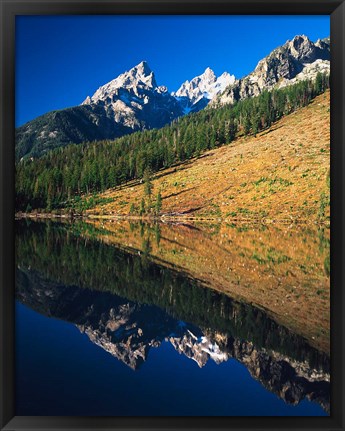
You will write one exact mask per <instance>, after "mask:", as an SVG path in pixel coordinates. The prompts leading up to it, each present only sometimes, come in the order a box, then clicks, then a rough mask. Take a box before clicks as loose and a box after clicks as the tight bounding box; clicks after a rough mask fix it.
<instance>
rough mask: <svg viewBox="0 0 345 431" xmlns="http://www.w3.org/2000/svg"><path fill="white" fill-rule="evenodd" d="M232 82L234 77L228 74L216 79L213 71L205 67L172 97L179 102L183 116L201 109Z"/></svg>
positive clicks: (225, 73)
mask: <svg viewBox="0 0 345 431" xmlns="http://www.w3.org/2000/svg"><path fill="white" fill-rule="evenodd" d="M234 81H235V77H234V76H233V75H230V74H229V73H228V72H224V73H223V74H222V75H221V76H220V77H219V78H217V76H216V74H215V73H214V71H213V70H212V69H211V68H210V67H207V68H206V69H205V71H204V72H203V73H202V74H201V75H198V76H196V77H194V78H193V79H192V80H190V81H189V80H187V81H185V82H184V83H183V84H182V85H181V87H180V88H179V89H178V90H177V91H176V92H175V93H172V95H173V96H175V97H176V99H177V100H178V101H179V102H180V104H181V106H182V108H183V112H184V113H185V114H187V113H188V112H196V111H199V110H200V109H203V108H204V107H205V106H206V105H207V104H208V103H209V101H210V100H211V99H212V98H213V97H214V96H215V95H217V94H219V93H221V92H222V91H223V90H224V89H225V88H226V87H227V86H228V85H230V84H231V83H233V82H234Z"/></svg>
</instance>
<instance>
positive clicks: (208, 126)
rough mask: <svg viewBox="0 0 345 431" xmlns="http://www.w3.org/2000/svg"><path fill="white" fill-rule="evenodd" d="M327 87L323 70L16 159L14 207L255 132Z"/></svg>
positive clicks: (104, 183) (134, 175)
mask: <svg viewBox="0 0 345 431" xmlns="http://www.w3.org/2000/svg"><path fill="white" fill-rule="evenodd" d="M327 88H329V76H327V75H325V74H321V73H319V74H318V75H317V77H316V79H315V80H314V81H309V80H306V81H302V82H299V83H297V84H294V85H291V86H288V87H285V88H282V89H275V90H273V91H270V92H269V91H264V92H263V93H262V94H261V95H259V96H257V97H254V98H249V99H245V100H242V101H239V102H237V103H235V104H233V105H225V106H222V107H218V108H217V109H214V108H206V109H204V110H202V111H199V112H197V113H192V114H189V115H187V116H184V117H181V118H179V119H177V120H175V121H173V122H172V123H171V124H169V125H167V126H165V127H163V128H161V129H153V130H145V131H141V132H136V133H133V134H131V135H127V136H124V137H121V138H117V139H115V140H113V141H109V140H104V141H97V142H91V143H90V142H89V143H83V144H78V145H77V144H71V145H69V146H67V147H63V148H59V149H55V150H52V151H50V152H48V153H47V154H46V155H44V156H42V157H41V158H38V159H26V160H22V161H21V162H18V163H17V164H16V209H17V210H30V209H32V208H44V209H46V210H48V211H50V210H52V209H53V208H61V207H68V206H70V205H71V203H72V202H73V201H74V200H75V198H76V197H77V196H80V195H82V194H90V193H98V192H102V191H104V190H106V189H108V188H111V187H115V186H118V185H121V184H123V183H125V182H127V181H129V180H133V179H138V180H139V179H142V178H143V176H144V173H145V172H146V171H147V170H149V171H151V172H157V171H158V170H160V169H165V168H168V167H171V166H173V165H174V164H177V163H180V162H183V161H185V160H188V159H190V158H192V157H197V156H200V155H201V154H202V153H203V152H205V151H207V150H210V149H213V148H216V147H219V146H222V145H225V144H230V143H231V142H232V141H233V140H234V139H235V138H236V137H237V136H241V135H249V134H253V135H254V136H256V134H257V133H258V132H260V131H262V130H264V129H266V128H268V127H270V126H271V124H272V123H273V122H275V121H277V120H279V119H280V118H281V117H283V116H284V115H287V114H290V113H291V112H293V111H295V110H297V109H299V108H301V107H303V106H306V105H308V104H309V103H310V101H311V100H312V99H313V98H315V97H316V96H317V95H319V94H321V93H323V92H324V91H325V90H326V89H327Z"/></svg>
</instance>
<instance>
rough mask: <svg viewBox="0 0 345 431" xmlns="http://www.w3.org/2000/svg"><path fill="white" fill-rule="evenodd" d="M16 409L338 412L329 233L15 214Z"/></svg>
mask: <svg viewBox="0 0 345 431" xmlns="http://www.w3.org/2000/svg"><path fill="white" fill-rule="evenodd" d="M16 266H17V268H16V280H17V282H16V414H17V415H67V416H74V415H83V416H87V415H90V416H99V415H100V416H103V415H104V416H158V415H164V416H326V415H329V413H330V356H329V331H330V327H329V235H328V232H327V231H326V230H325V229H320V228H318V229H316V228H315V229H314V228H313V229H311V228H301V227H296V226H293V227H291V226H289V227H279V228H278V227H275V226H269V227H268V226H235V225H224V224H212V223H210V224H196V223H194V224H186V223H162V224H158V223H143V222H135V221H131V222H130V221H128V220H127V221H126V220H123V221H118V222H115V221H111V220H103V221H100V220H90V221H88V222H82V221H75V222H71V223H69V222H64V223H61V222H53V221H37V222H36V221H31V220H30V221H27V220H19V221H17V222H16Z"/></svg>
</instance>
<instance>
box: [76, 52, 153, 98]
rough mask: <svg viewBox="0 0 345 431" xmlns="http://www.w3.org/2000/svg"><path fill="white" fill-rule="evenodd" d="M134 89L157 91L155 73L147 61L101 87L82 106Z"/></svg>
mask: <svg viewBox="0 0 345 431" xmlns="http://www.w3.org/2000/svg"><path fill="white" fill-rule="evenodd" d="M121 88H122V89H134V90H135V92H137V89H138V88H145V89H150V90H155V89H156V88H157V82H156V78H155V75H154V73H153V72H152V70H151V69H150V66H149V65H148V63H147V62H146V61H142V62H140V63H139V64H137V65H136V66H134V67H132V69H130V70H128V71H127V72H124V73H122V74H121V75H119V76H118V77H117V78H115V79H113V80H112V81H110V82H108V83H107V84H105V85H103V86H101V87H99V89H98V90H97V91H96V92H95V93H94V95H93V96H92V97H89V96H88V97H87V98H86V99H85V100H84V102H83V103H82V105H86V104H87V105H88V104H90V103H97V102H99V101H102V100H103V101H104V100H105V99H107V98H109V97H112V96H113V95H114V94H115V93H117V92H118V90H119V89H121Z"/></svg>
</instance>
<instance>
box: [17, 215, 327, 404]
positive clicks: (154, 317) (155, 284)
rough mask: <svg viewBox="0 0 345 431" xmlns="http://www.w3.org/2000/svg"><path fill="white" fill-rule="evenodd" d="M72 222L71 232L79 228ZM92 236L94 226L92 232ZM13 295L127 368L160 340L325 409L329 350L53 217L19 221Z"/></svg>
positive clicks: (202, 362) (202, 361) (285, 396)
mask: <svg viewBox="0 0 345 431" xmlns="http://www.w3.org/2000/svg"><path fill="white" fill-rule="evenodd" d="M76 228H77V229H76ZM89 233H90V232H89ZM16 251H17V287H16V297H17V299H18V300H19V301H20V302H21V303H23V304H25V305H27V306H29V307H30V308H31V309H33V310H35V311H37V312H39V313H40V314H42V315H45V316H48V317H55V318H58V319H61V320H65V321H68V322H71V323H73V324H75V325H76V326H77V327H78V328H79V330H80V331H81V332H82V333H85V334H86V335H87V336H88V338H89V339H90V340H91V341H92V343H94V344H96V345H97V346H100V347H101V348H102V349H104V350H105V351H107V352H109V353H110V354H111V355H112V356H114V357H115V358H117V359H118V360H119V361H121V362H123V363H125V364H126V365H127V366H128V367H130V368H132V369H133V370H139V371H138V372H139V373H140V372H141V371H140V367H141V366H142V365H143V363H144V362H145V361H146V360H149V351H150V349H151V348H157V347H159V346H161V344H162V343H163V342H164V341H166V342H169V343H171V345H172V346H173V347H174V349H175V350H176V351H177V352H179V353H180V354H182V355H185V356H186V357H188V358H190V359H192V360H194V361H195V362H196V363H197V364H198V366H199V367H200V368H202V367H204V366H205V365H206V363H207V362H208V361H213V362H215V363H216V364H220V363H223V362H225V361H228V360H229V359H230V358H234V359H236V360H237V361H239V362H240V363H242V364H244V365H245V366H246V367H247V369H248V371H249V372H250V374H251V376H252V377H253V378H254V379H256V380H258V381H260V382H261V384H262V385H263V386H264V387H265V388H267V389H268V390H269V391H271V392H273V393H275V394H276V395H277V396H278V397H280V398H281V399H282V400H284V401H285V402H286V403H289V404H298V403H299V402H300V401H301V400H302V399H304V398H306V399H308V400H310V401H315V402H317V403H318V404H319V405H321V406H322V408H323V409H324V410H325V411H326V412H329V410H330V403H329V397H330V361H329V356H328V355H327V354H326V353H323V352H321V351H319V350H317V349H316V348H314V347H312V346H311V345H310V343H308V341H307V340H306V339H305V338H303V337H301V336H299V335H297V334H295V333H293V332H291V330H289V329H287V328H285V327H284V326H282V325H280V324H278V323H277V322H275V321H274V319H272V318H271V317H270V316H268V315H267V313H265V312H264V311H263V310H261V309H259V308H256V307H254V306H252V305H250V304H247V303H245V302H239V301H235V300H234V299H231V298H230V297H228V296H227V295H225V294H223V293H221V292H216V291H214V290H212V289H210V288H207V287H203V286H202V285H201V284H200V282H198V281H195V280H193V279H191V278H190V277H187V276H186V274H184V273H182V272H181V271H176V270H173V269H172V268H168V267H166V266H163V265H162V264H158V263H154V262H152V261H151V260H150V259H149V253H148V250H147V249H146V251H145V249H144V253H143V252H141V253H140V254H138V253H134V252H129V251H128V250H124V249H121V248H119V247H115V246H113V245H108V244H104V243H102V242H100V241H98V239H97V237H96V236H95V232H93V233H92V234H91V235H89V236H88V237H85V236H83V235H82V232H81V230H80V226H79V227H78V225H76V226H74V227H73V229H72V228H71V227H70V226H68V225H65V226H61V225H59V224H56V223H53V224H51V223H47V224H46V223H31V224H30V226H26V224H25V222H18V224H17V243H16Z"/></svg>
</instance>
